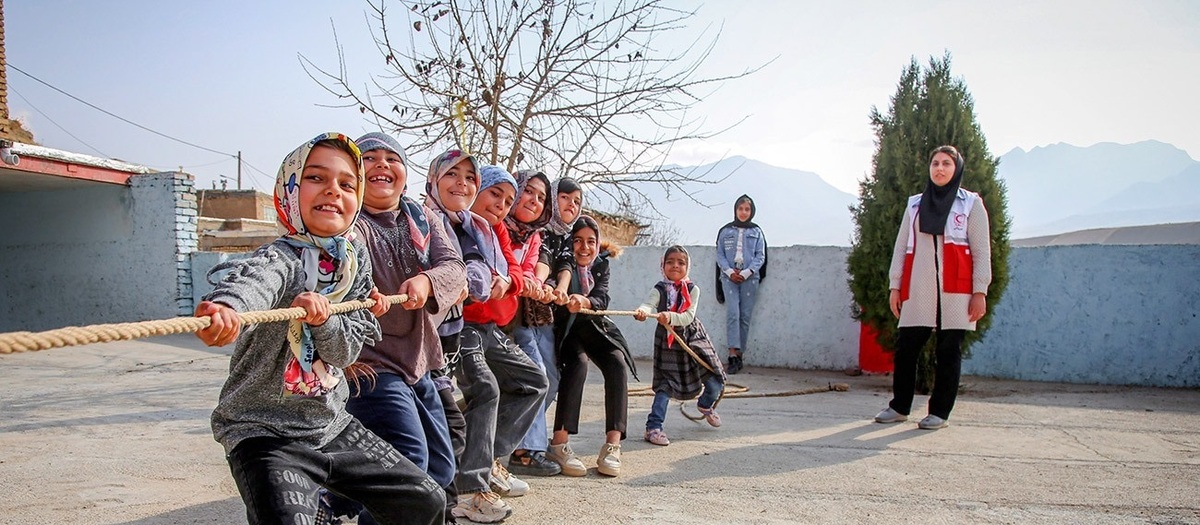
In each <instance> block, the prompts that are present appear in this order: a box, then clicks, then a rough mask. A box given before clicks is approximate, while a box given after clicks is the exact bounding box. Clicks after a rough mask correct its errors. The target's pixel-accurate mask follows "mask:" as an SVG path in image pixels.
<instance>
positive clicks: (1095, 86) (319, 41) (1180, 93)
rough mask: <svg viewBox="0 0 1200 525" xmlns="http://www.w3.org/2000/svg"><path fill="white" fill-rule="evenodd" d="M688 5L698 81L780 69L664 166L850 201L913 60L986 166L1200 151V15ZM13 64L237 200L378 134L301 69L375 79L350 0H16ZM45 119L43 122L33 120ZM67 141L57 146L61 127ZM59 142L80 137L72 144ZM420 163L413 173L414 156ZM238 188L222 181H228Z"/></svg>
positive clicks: (951, 6) (98, 142) (746, 90)
mask: <svg viewBox="0 0 1200 525" xmlns="http://www.w3.org/2000/svg"><path fill="white" fill-rule="evenodd" d="M678 5H681V6H696V8H697V9H698V11H699V12H698V16H697V18H696V19H695V20H694V23H693V24H692V25H691V27H689V29H688V30H687V31H685V32H681V33H679V34H678V35H677V36H676V37H675V39H673V40H662V41H660V42H657V43H656V45H657V46H659V47H661V49H663V50H670V49H677V48H678V47H679V46H684V45H687V44H688V43H690V42H691V39H692V38H694V37H695V36H696V35H697V34H699V33H701V32H702V31H707V34H709V35H711V34H714V33H715V32H716V31H717V30H721V31H722V34H721V36H720V40H719V41H718V44H717V48H716V50H715V51H714V53H713V55H712V56H711V58H710V59H709V61H708V62H707V63H706V64H705V66H704V71H705V72H706V73H707V74H710V75H720V74H728V73H734V72H738V71H741V70H742V69H744V68H745V67H746V66H748V65H753V64H761V63H764V62H767V61H769V60H771V59H773V58H775V57H778V58H777V59H776V60H775V62H774V63H772V64H771V65H770V66H768V67H767V68H766V69H765V70H763V71H761V72H759V73H756V74H754V75H752V76H750V77H747V78H744V79H740V80H736V81H731V82H729V83H727V84H726V85H724V86H722V87H721V88H719V89H718V90H717V91H716V92H715V93H712V94H711V95H709V96H708V97H707V98H706V99H705V100H704V102H703V103H701V104H700V105H698V106H697V107H696V108H695V109H694V112H693V114H694V115H704V116H705V117H706V118H707V121H708V123H710V124H711V125H712V126H713V127H723V126H725V125H728V124H730V123H732V122H735V121H737V120H738V119H739V118H740V117H742V116H747V117H748V118H747V119H746V120H745V122H743V123H742V124H741V125H740V126H738V127H737V128H735V129H734V130H732V131H729V132H727V133H725V134H723V135H721V136H719V137H718V138H716V139H714V140H709V141H706V142H704V143H692V144H687V145H682V146H680V147H678V148H676V149H675V150H674V152H673V157H672V158H671V159H670V161H672V162H676V163H679V164H685V165H686V164H697V163H706V162H713V161H716V160H719V159H720V158H721V157H722V156H725V155H744V156H747V157H751V158H755V159H758V160H761V161H764V162H766V163H769V164H773V165H777V166H783V167H789V168H795V169H800V170H806V171H812V172H815V173H817V174H818V175H820V176H821V177H822V178H823V179H825V180H826V181H827V182H829V183H830V184H832V185H834V186H835V187H837V188H839V189H841V190H843V191H847V192H850V193H854V192H856V191H857V180H859V179H860V178H862V177H863V176H864V175H866V174H868V173H869V172H870V170H871V156H872V154H873V152H874V144H873V140H874V134H873V131H872V129H871V127H870V124H869V121H868V115H869V113H870V109H871V107H872V106H877V107H878V108H879V109H880V110H881V111H884V112H886V110H887V105H888V102H889V98H890V97H891V96H892V94H893V93H894V92H895V89H896V83H897V82H898V81H899V78H900V73H901V71H902V70H903V69H904V67H905V66H907V64H908V62H909V60H910V59H911V58H912V57H916V58H917V60H918V61H919V62H920V63H922V64H924V63H926V62H928V60H929V58H930V57H931V56H934V57H941V56H942V54H943V53H944V52H946V51H949V52H950V53H951V54H952V56H953V72H954V74H955V75H956V76H959V77H961V78H963V79H964V80H965V81H966V84H967V87H968V89H969V90H970V92H971V94H972V95H973V97H974V99H975V110H976V115H977V117H978V122H979V124H980V126H981V128H982V130H983V132H984V134H985V136H986V137H987V139H988V144H989V147H990V149H991V151H992V153H993V154H994V155H997V156H999V155H1001V154H1004V153H1006V152H1008V151H1009V150H1011V149H1012V148H1015V147H1020V148H1023V149H1026V150H1028V149H1031V148H1034V147H1037V146H1045V145H1049V144H1055V143H1059V142H1066V143H1070V144H1074V145H1077V146H1090V145H1092V144H1095V143H1098V142H1118V143H1132V142H1138V141H1142V140H1147V139H1155V140H1159V141H1162V142H1167V143H1170V144H1173V145H1175V146H1177V147H1179V148H1181V149H1183V150H1185V151H1187V152H1188V153H1189V154H1191V156H1192V157H1193V158H1197V156H1200V127H1198V124H1197V123H1200V96H1198V95H1197V93H1200V2H1194V1H1188V0H1177V1H1141V2H1132V1H1125V2H1111V1H1086V2H1084V1H1069V2H1068V1H1064V2H1054V1H1008V2H988V3H984V2H949V1H945V2H942V1H909V2H895V1H878V2H810V1H785V0H779V1H768V0H751V1H744V2H724V1H721V2H716V1H714V2H708V3H705V4H699V3H694V4H693V3H690V2H682V1H681V2H678ZM4 7H5V13H4V14H5V24H6V33H5V47H6V51H7V57H8V61H9V64H10V66H15V67H17V68H20V69H21V70H23V71H25V72H27V73H29V74H32V75H33V76H36V77H38V78H39V79H41V80H43V81H45V82H47V83H49V84H52V85H54V86H55V87H57V88H59V89H61V90H64V91H66V92H68V93H70V94H72V95H74V96H76V97H79V98H81V99H83V100H85V101H87V102H90V103H92V104H94V105H96V106H99V107H101V108H103V109H105V110H107V111H110V112H112V113H115V114H117V115H120V116H121V117H123V118H125V119H128V120H131V121H133V122H136V123H138V124H141V125H143V126H146V127H149V128H151V129H154V130H156V131H159V132H161V133H164V134H167V135H171V136H173V137H176V138H179V139H182V140H185V141H187V142H191V143H193V144H197V145H200V146H203V147H205V148H209V149H213V150H217V151H220V152H228V153H236V152H237V151H239V150H240V151H242V152H243V156H244V158H245V160H246V161H247V163H248V164H249V165H250V166H253V167H254V168H257V169H258V170H261V171H262V172H265V173H266V175H264V174H263V173H259V172H257V171H255V170H253V169H247V170H246V171H245V172H244V173H243V184H244V186H245V187H257V188H258V189H260V190H264V191H267V192H270V185H271V184H272V183H273V180H274V174H275V171H276V170H277V169H278V167H279V163H280V161H281V160H282V159H283V156H284V155H286V154H287V153H288V152H290V151H291V150H292V149H293V148H294V147H296V146H297V145H299V144H300V143H301V142H303V141H304V140H307V139H309V138H311V137H312V136H314V135H316V134H317V133H318V132H322V131H341V132H344V133H346V134H348V135H351V136H358V135H359V134H361V133H363V132H365V131H373V130H375V128H373V127H372V125H371V124H370V123H369V122H367V121H365V120H364V119H363V117H362V115H361V114H359V112H358V111H357V110H356V109H329V108H324V107H320V105H330V104H336V103H337V100H335V99H334V98H333V97H332V95H329V94H328V93H327V92H325V91H324V90H323V89H322V88H321V87H319V86H318V85H317V84H316V83H315V82H313V81H312V80H311V79H309V78H308V76H307V75H306V74H305V73H304V71H303V69H302V68H301V67H300V63H299V60H298V58H297V55H298V54H303V55H305V56H307V57H309V58H310V59H312V60H314V61H315V62H317V63H318V64H321V65H323V66H328V67H335V66H336V54H335V52H336V51H335V47H334V34H333V29H332V28H333V27H336V29H337V34H338V38H339V39H340V40H341V43H342V45H343V46H344V48H345V53H346V58H347V62H348V67H349V68H350V74H351V75H352V77H354V78H355V79H357V81H358V82H360V83H361V82H364V81H366V79H367V77H368V75H369V74H372V73H376V74H377V73H382V72H384V70H383V59H382V57H380V55H379V54H378V52H377V51H376V50H375V48H374V47H373V45H372V43H371V40H370V36H369V35H368V33H367V23H368V21H367V20H366V17H365V14H364V11H365V9H366V4H365V3H363V2H359V1H355V0H338V1H336V2H331V1H328V0H290V1H262V2H259V1H252V2H246V1H240V2H232V1H225V0H218V1H209V2H161V1H150V0H120V1H110V2H95V1H86V0H77V1H68V0H10V1H8V2H6V3H5V5H4ZM8 82H9V87H10V91H9V94H8V102H9V106H10V108H11V113H12V115H13V116H14V117H17V118H20V119H22V120H23V121H24V122H25V123H26V125H27V127H29V128H30V129H31V130H32V131H33V133H34V135H35V138H36V139H37V141H38V142H40V143H41V144H42V145H45V146H49V147H53V148H58V149H64V150H68V151H74V152H79V153H86V154H91V155H97V156H102V157H111V158H119V159H122V160H125V161H128V162H132V163H136V164H143V165H148V166H151V167H156V168H161V169H173V168H178V167H180V166H182V167H183V168H184V170H185V171H188V172H190V173H193V174H195V175H196V178H197V183H196V185H197V187H198V188H210V187H212V182H213V181H214V180H216V178H217V177H218V176H220V175H224V176H230V177H232V176H234V174H235V172H236V163H235V162H234V161H233V160H232V159H230V158H229V157H226V156H224V155H221V154H218V153H212V152H208V151H204V150H201V149H196V148H193V147H189V146H185V145H182V144H179V143H176V142H173V141H170V140H168V139H164V138H162V137H159V136H157V135H154V134H151V133H149V132H146V131H144V130H141V129H138V128H136V127H134V126H131V125H129V124H126V123H124V122H121V121H120V120H117V119H114V118H112V117H110V116H108V115H105V114H103V113H100V112H99V111H96V110H95V109H92V108H90V107H87V106H85V105H83V104H81V103H79V102H76V101H74V100H72V99H70V98H68V97H66V96H64V95H62V94H60V93H57V92H55V91H53V90H51V89H50V88H48V87H46V86H44V85H42V84H39V83H37V82H35V81H34V80H32V79H30V78H29V77H28V76H26V75H23V74H21V73H19V72H17V71H16V70H14V69H13V67H10V68H9V70H8ZM43 113H44V115H43ZM64 129H65V131H64ZM71 135H74V137H72V136H71ZM413 161H414V162H415V163H416V164H419V165H421V166H424V165H425V164H426V162H425V159H419V158H417V159H413ZM230 187H233V183H232V182H231V183H230Z"/></svg>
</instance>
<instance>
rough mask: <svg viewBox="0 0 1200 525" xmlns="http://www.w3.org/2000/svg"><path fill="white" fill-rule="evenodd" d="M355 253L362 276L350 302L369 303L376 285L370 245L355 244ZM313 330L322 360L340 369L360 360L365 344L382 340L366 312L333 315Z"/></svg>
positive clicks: (356, 279) (349, 296)
mask: <svg viewBox="0 0 1200 525" xmlns="http://www.w3.org/2000/svg"><path fill="white" fill-rule="evenodd" d="M354 249H355V251H356V252H357V253H356V254H355V255H356V256H357V257H358V274H357V275H355V277H354V284H352V285H350V291H349V292H347V293H346V298H345V300H346V301H352V300H355V299H366V298H367V293H368V292H370V291H371V287H372V286H373V285H374V282H373V281H372V280H371V257H370V255H369V254H368V253H367V248H366V245H365V244H362V243H361V242H360V241H355V243H354ZM310 330H311V331H312V337H313V346H315V347H316V348H317V354H318V355H319V356H321V360H322V361H325V362H326V363H329V364H330V365H333V366H336V367H338V368H345V367H347V366H349V365H350V364H351V363H353V362H354V361H355V360H357V359H358V353H359V351H361V350H362V347H363V344H365V343H368V342H369V343H371V344H374V343H376V342H378V341H379V340H380V339H381V338H382V335H381V333H380V330H379V323H378V322H376V321H375V316H374V315H371V311H370V310H368V309H366V308H362V309H359V310H353V311H350V312H346V313H344V314H335V315H331V316H329V319H328V320H326V321H325V324H323V325H321V326H312V327H310Z"/></svg>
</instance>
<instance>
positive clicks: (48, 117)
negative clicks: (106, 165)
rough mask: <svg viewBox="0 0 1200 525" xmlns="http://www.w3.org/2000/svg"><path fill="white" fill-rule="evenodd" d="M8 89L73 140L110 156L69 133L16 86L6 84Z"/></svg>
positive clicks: (102, 154)
mask: <svg viewBox="0 0 1200 525" xmlns="http://www.w3.org/2000/svg"><path fill="white" fill-rule="evenodd" d="M8 89H9V90H11V91H12V92H13V93H16V94H17V96H18V97H21V100H24V101H25V103H26V104H29V107H31V108H33V110H34V111H36V112H38V114H39V115H41V116H42V117H44V118H45V119H46V120H48V121H50V123H51V124H54V125H55V126H57V127H58V129H61V130H62V132H63V133H66V134H67V135H70V136H71V138H73V139H75V140H78V141H79V143H80V144H83V145H84V146H87V147H89V148H91V149H92V151H95V152H96V153H99V154H100V156H102V157H109V156H110V155H108V154H107V153H104V152H103V151H100V150H99V149H98V148H96V147H95V146H93V145H91V144H88V143H87V142H85V141H84V140H83V139H81V138H79V137H76V136H75V134H74V133H71V132H70V131H68V130H67V128H64V127H62V124H59V123H58V122H55V121H54V119H52V118H50V115H47V114H46V112H44V111H42V110H40V109H38V107H37V106H35V105H33V102H30V101H29V99H27V98H25V95H22V94H21V92H20V91H17V88H14V87H12V86H8Z"/></svg>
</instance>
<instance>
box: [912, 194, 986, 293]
mask: <svg viewBox="0 0 1200 525" xmlns="http://www.w3.org/2000/svg"><path fill="white" fill-rule="evenodd" d="M978 199H979V194H978V193H974V192H970V191H967V190H964V189H962V188H959V189H958V195H957V196H956V198H955V199H954V203H953V204H951V205H950V214H949V215H947V216H946V229H945V232H944V235H943V240H942V265H943V266H944V268H942V292H943V293H961V294H967V295H970V294H971V292H972V290H971V288H972V276H973V273H972V272H973V270H974V268H973V267H972V265H971V246H970V245H969V244H967V221H968V219H970V215H971V210H972V209H974V208H975V201H976V200H978ZM920 207H921V194H917V195H913V196H911V197H909V198H908V222H909V225H910V226H911V227H912V230H911V231H909V235H908V245H907V246H906V247H905V251H904V273H903V274H902V276H901V277H900V301H901V302H904V301H907V300H908V292H909V283H910V282H911V281H912V270H913V261H914V260H915V258H916V241H917V234H919V233H921V231H920V230H919V229H917V216H918V213H917V210H918V209H919V208H920ZM934 260H935V261H936V260H937V257H936V255H935V256H934Z"/></svg>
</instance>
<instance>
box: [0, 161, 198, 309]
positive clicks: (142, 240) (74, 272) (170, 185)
mask: <svg viewBox="0 0 1200 525" xmlns="http://www.w3.org/2000/svg"><path fill="white" fill-rule="evenodd" d="M191 191H192V179H191V176H190V175H186V174H177V173H159V174H150V175H137V176H134V177H132V178H131V179H130V185H129V186H121V185H114V184H108V183H96V184H95V185H93V186H89V187H82V188H77V189H69V190H58V191H35V192H14V193H0V224H8V225H10V227H9V228H6V231H5V233H4V235H0V251H2V252H3V253H4V256H3V257H2V258H0V297H3V298H4V299H3V301H2V302H0V331H14V330H31V331H38V330H47V329H51V328H59V327H62V326H69V325H85V324H97V323H113V322H127V321H138V320H146V319H159V318H169V317H174V316H175V315H177V314H179V313H181V312H182V311H183V310H184V309H185V307H190V304H191V273H192V272H191V262H190V259H188V257H187V252H190V251H191V250H192V249H194V247H195V241H196V239H195V203H194V201H192V202H191V206H190V208H189V207H188V203H189V201H188V200H187V196H188V195H189V194H190V193H191ZM189 210H190V215H188V213H189ZM189 313H190V310H189Z"/></svg>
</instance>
